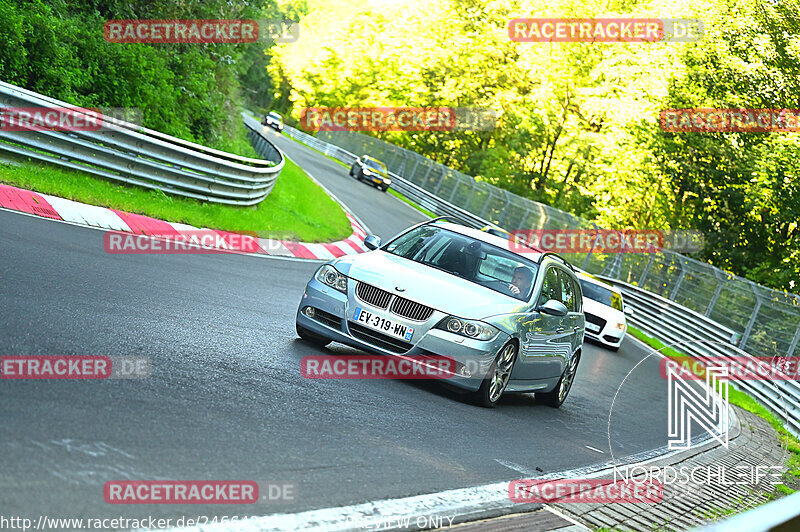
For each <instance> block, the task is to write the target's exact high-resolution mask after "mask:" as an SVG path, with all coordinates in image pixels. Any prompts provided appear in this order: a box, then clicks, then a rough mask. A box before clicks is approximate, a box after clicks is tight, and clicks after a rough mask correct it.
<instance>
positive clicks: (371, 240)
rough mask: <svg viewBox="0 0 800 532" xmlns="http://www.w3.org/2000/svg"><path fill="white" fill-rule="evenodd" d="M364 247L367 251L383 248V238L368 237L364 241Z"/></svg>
mask: <svg viewBox="0 0 800 532" xmlns="http://www.w3.org/2000/svg"><path fill="white" fill-rule="evenodd" d="M364 247H366V248H367V249H378V248H379V247H381V237H379V236H377V235H368V236H367V238H365V239H364Z"/></svg>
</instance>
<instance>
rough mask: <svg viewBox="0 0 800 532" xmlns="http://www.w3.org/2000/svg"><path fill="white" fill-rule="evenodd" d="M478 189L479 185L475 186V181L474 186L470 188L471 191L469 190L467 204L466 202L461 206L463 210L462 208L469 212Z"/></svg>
mask: <svg viewBox="0 0 800 532" xmlns="http://www.w3.org/2000/svg"><path fill="white" fill-rule="evenodd" d="M476 188H478V186H477V185H476V184H475V182H474V181H473V182H472V186H471V187H470V189H469V196H467V201H465V202H464V205H461V208H462V209H466V210H469V209H467V207H468V206H469V203H470V202H471V201H472V196H474V195H475V189H476Z"/></svg>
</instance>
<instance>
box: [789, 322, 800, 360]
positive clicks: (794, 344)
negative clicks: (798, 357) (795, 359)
mask: <svg viewBox="0 0 800 532" xmlns="http://www.w3.org/2000/svg"><path fill="white" fill-rule="evenodd" d="M798 342H800V323H798V324H797V330H796V331H795V332H794V338H792V343H791V345H789V350H788V351H787V352H786V356H787V357H790V356H792V355H794V350H795V349H797V343H798Z"/></svg>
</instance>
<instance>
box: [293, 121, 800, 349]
mask: <svg viewBox="0 0 800 532" xmlns="http://www.w3.org/2000/svg"><path fill="white" fill-rule="evenodd" d="M287 131H288V133H289V134H290V135H292V136H294V137H295V138H298V140H302V141H303V142H309V143H311V142H313V143H316V144H312V145H314V146H315V147H316V148H317V149H320V150H321V151H324V152H325V153H326V154H328V155H332V156H334V157H336V158H337V159H339V160H342V161H344V162H348V163H349V162H352V159H353V158H354V157H355V155H362V154H368V155H371V156H373V157H375V158H377V159H379V160H381V161H382V162H384V164H386V165H387V167H388V168H389V170H390V172H391V175H392V179H393V180H397V183H398V186H397V189H398V190H399V191H400V192H403V193H404V194H405V193H406V190H408V191H410V192H409V194H408V195H409V197H410V198H411V199H413V200H414V201H418V202H419V204H420V205H422V206H424V207H426V208H428V209H429V210H431V211H433V212H435V213H436V214H437V215H453V216H456V217H459V219H460V220H462V221H465V222H467V221H468V222H470V223H469V224H470V225H473V226H477V225H480V224H484V225H485V224H488V223H492V224H495V225H498V226H500V227H504V228H505V229H508V230H515V229H522V230H528V229H590V228H592V227H596V226H594V224H592V223H591V222H589V221H587V220H584V219H581V218H578V217H575V216H572V215H570V214H569V213H566V212H563V211H560V210H558V209H554V208H552V207H549V206H547V205H543V204H541V203H538V202H535V201H532V200H529V199H527V198H522V197H520V196H517V195H515V194H512V193H510V192H508V191H507V190H503V189H501V188H498V187H494V186H492V185H490V184H488V183H485V182H482V181H476V180H475V179H474V178H472V177H470V176H468V175H465V174H462V173H460V172H457V171H455V170H453V169H451V168H448V167H446V166H443V165H441V164H439V163H436V162H434V161H432V160H430V159H428V158H426V157H423V156H421V155H419V154H417V153H414V152H412V151H409V150H406V149H404V148H400V147H398V146H395V145H393V144H390V143H388V142H384V141H382V140H380V139H377V138H375V137H370V136H367V135H364V134H361V133H357V132H353V131H321V132H319V133H318V134H317V137H311V136H309V135H305V134H304V133H302V132H299V131H297V130H291V129H290V128H287ZM311 139H313V140H311ZM401 176H402V177H401ZM569 258H570V260H571V261H572V263H573V264H575V265H578V266H580V267H582V268H583V269H585V270H587V271H590V272H593V273H594V272H596V273H600V272H604V271H605V272H606V273H608V274H609V275H610V276H611V277H614V278H616V279H621V280H624V281H626V282H628V283H631V284H636V285H638V286H639V287H641V288H645V289H647V290H649V291H651V292H654V293H656V294H658V295H660V296H663V297H666V298H668V299H670V300H671V301H674V302H675V303H679V304H680V305H683V306H684V307H687V308H689V309H691V310H694V311H695V312H698V313H700V314H702V315H703V316H705V317H707V318H710V319H712V320H714V321H715V322H717V323H719V324H721V325H723V326H725V327H727V328H729V329H731V330H733V331H734V333H735V336H734V342H735V343H736V345H737V346H738V347H740V348H741V349H744V350H747V351H749V352H755V353H759V354H760V355H762V356H792V355H797V354H800V351H798V343H800V297H799V296H797V295H794V294H789V293H786V292H782V291H778V290H773V289H770V288H766V287H763V286H760V285H758V284H756V283H753V282H751V281H748V280H747V279H743V278H741V277H737V276H735V275H732V274H730V273H727V272H725V271H723V270H720V269H719V268H716V267H714V266H711V265H710V264H707V263H704V262H701V261H698V260H695V259H691V258H689V257H685V256H683V255H681V254H679V253H676V252H674V251H670V250H663V251H662V252H659V253H652V254H642V253H623V254H616V255H601V254H597V253H595V254H592V253H589V254H582V255H573V256H570V257H569Z"/></svg>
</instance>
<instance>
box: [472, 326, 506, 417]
mask: <svg viewBox="0 0 800 532" xmlns="http://www.w3.org/2000/svg"><path fill="white" fill-rule="evenodd" d="M516 361H517V344H516V342H513V341H512V342H509V343H507V344H506V345H504V346H503V349H501V350H500V354H499V355H497V358H496V359H495V361H494V362H493V363H492V366H491V367H490V368H489V373H488V374H487V375H486V377H485V378H484V379H483V382H482V383H481V387H480V388H478V391H477V392H475V393H474V394H473V397H472V398H473V400H474V401H475V403H476V404H478V405H480V406H483V407H486V408H494V407H495V405H497V402H498V401H499V400H500V397H502V395H503V392H504V391H506V387H507V386H508V381H509V379H510V378H511V371H512V370H513V369H514V363H515V362H516Z"/></svg>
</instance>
